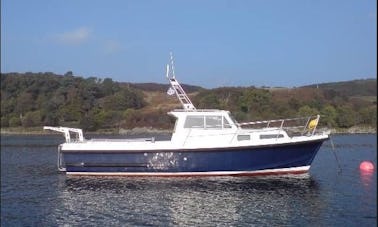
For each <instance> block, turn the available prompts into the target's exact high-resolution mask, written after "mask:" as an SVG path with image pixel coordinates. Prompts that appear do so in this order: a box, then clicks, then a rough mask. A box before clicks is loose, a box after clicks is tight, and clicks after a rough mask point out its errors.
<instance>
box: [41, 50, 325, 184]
mask: <svg viewBox="0 0 378 227" xmlns="http://www.w3.org/2000/svg"><path fill="white" fill-rule="evenodd" d="M166 77H167V79H168V81H169V83H170V88H169V90H168V92H167V93H169V94H171V95H173V94H175V95H176V97H177V98H178V100H179V101H180V103H181V106H182V109H174V110H172V111H170V112H168V114H169V115H171V116H173V117H174V118H175V119H176V122H175V126H174V129H173V132H172V136H171V138H170V140H156V139H155V138H154V137H152V138H138V139H127V138H125V139H106V138H104V139H85V138H84V136H83V131H82V129H79V128H68V127H52V126H44V129H45V130H51V131H56V132H60V133H63V134H64V137H65V142H64V143H62V144H60V145H59V146H58V160H57V161H58V163H57V165H58V170H59V171H60V172H64V173H66V174H67V175H101V176H104V175H105V176H107V175H111V176H113V175H114V176H169V177H172V176H181V177H184V176H187V177H188V176H189V177H190V176H251V175H277V174H304V173H307V172H308V171H309V169H310V166H311V164H312V162H313V160H314V158H315V156H316V154H317V152H318V150H319V149H320V147H321V145H322V143H323V142H324V141H325V140H327V139H329V134H330V133H329V131H326V130H318V129H317V126H318V123H319V119H320V116H319V115H316V116H309V117H304V118H291V119H278V120H266V121H254V122H246V123H239V122H237V121H236V120H235V119H234V118H233V117H232V115H231V114H230V112H229V111H226V110H218V109H197V108H196V107H195V106H194V104H193V103H192V101H191V100H190V98H189V96H188V95H187V94H186V93H185V91H184V89H183V88H182V86H181V85H180V83H179V82H178V80H177V79H176V76H175V73H174V66H173V57H172V55H171V59H170V63H168V64H167V69H166ZM297 122H301V123H300V124H296V123H297Z"/></svg>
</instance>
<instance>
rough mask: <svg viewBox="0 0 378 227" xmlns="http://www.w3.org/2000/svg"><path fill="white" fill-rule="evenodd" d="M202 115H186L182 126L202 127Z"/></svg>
mask: <svg viewBox="0 0 378 227" xmlns="http://www.w3.org/2000/svg"><path fill="white" fill-rule="evenodd" d="M204 126H205V124H204V117H203V116H188V117H186V120H185V123H184V128H204Z"/></svg>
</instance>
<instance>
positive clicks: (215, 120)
mask: <svg viewBox="0 0 378 227" xmlns="http://www.w3.org/2000/svg"><path fill="white" fill-rule="evenodd" d="M205 125H206V128H209V129H221V128H222V117H221V116H206V117H205Z"/></svg>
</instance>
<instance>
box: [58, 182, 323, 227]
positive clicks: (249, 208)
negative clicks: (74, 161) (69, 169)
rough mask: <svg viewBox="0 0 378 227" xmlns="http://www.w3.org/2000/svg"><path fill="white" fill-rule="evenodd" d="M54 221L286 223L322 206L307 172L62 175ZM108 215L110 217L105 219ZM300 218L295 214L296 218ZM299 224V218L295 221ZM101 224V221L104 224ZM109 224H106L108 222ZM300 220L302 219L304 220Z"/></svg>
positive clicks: (315, 213)
mask: <svg viewBox="0 0 378 227" xmlns="http://www.w3.org/2000/svg"><path fill="white" fill-rule="evenodd" d="M61 187H63V188H62V190H61V195H60V196H59V200H61V202H62V205H63V206H62V207H59V209H60V212H54V213H60V214H61V215H62V216H64V217H65V219H61V220H59V217H57V218H58V223H57V224H74V223H76V222H78V221H80V220H83V219H85V220H86V221H87V220H88V217H89V216H90V217H91V220H92V219H93V223H95V224H96V225H98V224H99V222H100V223H101V220H107V221H109V219H110V220H112V221H113V223H111V224H113V225H122V224H123V223H129V224H130V225H180V226H187V225H198V224H201V225H214V224H220V225H227V226H228V225H240V224H243V225H245V224H247V225H248V224H258V225H267V224H269V223H272V221H274V220H275V223H281V224H285V223H290V222H291V221H292V219H293V217H294V216H296V219H298V213H300V214H301V213H302V214H303V216H302V215H299V217H305V216H308V215H310V216H311V217H315V219H316V217H319V216H320V215H321V213H322V210H323V208H324V202H322V201H320V200H321V196H319V190H318V184H317V182H316V181H315V180H313V179H312V178H311V177H310V176H309V175H301V176H300V177H298V176H292V177H261V178H260V177H253V178H249V177H242V178H234V177H224V178H219V177H217V178H173V179H172V178H117V177H103V178H101V177H81V178H78V177H67V178H66V179H65V180H64V181H63V182H61ZM109 217H113V218H109ZM299 222H300V219H299ZM295 223H298V220H295ZM104 224H105V223H104ZM107 224H108V223H107ZM303 224H305V222H304V223H303Z"/></svg>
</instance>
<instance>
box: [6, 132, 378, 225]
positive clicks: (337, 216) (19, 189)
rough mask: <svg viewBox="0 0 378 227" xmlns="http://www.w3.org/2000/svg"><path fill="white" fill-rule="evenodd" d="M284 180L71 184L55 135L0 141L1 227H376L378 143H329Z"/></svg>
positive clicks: (84, 180)
mask: <svg viewBox="0 0 378 227" xmlns="http://www.w3.org/2000/svg"><path fill="white" fill-rule="evenodd" d="M332 139H333V142H334V145H335V147H336V150H335V152H336V155H337V156H336V157H337V159H338V161H339V164H340V167H341V172H340V171H339V167H338V164H337V161H336V158H335V156H334V153H332V148H331V143H330V142H329V141H327V142H326V143H324V145H323V146H322V148H321V150H320V151H319V153H318V156H317V157H316V158H315V160H314V163H313V165H312V167H311V170H310V173H309V174H306V175H302V176H300V177H298V176H291V177H290V176H285V177H241V178H238V177H221V178H214V177H213V178H116V177H67V176H65V175H63V174H59V173H58V172H57V168H56V159H57V157H56V149H57V147H56V145H57V144H59V143H61V142H63V137H57V136H2V137H1V226H62V225H63V226H73V225H74V226H78V225H80V226H81V225H84V226H92V225H93V226H177V225H178V226H253V225H255V226H293V225H294V226H357V225H359V226H376V225H377V174H376V170H375V171H374V172H373V173H363V172H361V171H360V170H359V164H360V162H361V161H363V160H370V161H372V162H373V163H374V165H375V166H376V165H377V135H376V134H374V135H337V136H333V137H332Z"/></svg>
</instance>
